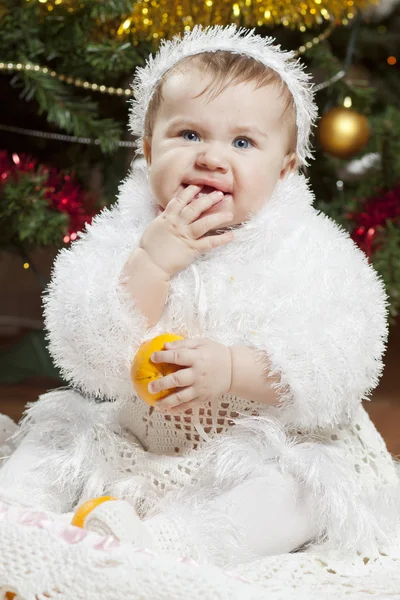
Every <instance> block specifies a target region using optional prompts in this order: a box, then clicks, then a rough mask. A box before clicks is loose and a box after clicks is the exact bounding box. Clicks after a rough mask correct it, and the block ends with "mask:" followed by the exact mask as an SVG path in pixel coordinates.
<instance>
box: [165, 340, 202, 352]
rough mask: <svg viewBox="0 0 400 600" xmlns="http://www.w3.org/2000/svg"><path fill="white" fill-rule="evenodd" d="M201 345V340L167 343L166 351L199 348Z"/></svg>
mask: <svg viewBox="0 0 400 600" xmlns="http://www.w3.org/2000/svg"><path fill="white" fill-rule="evenodd" d="M198 345H199V338H197V339H196V338H185V339H184V340H175V341H174V342H166V343H165V344H164V348H165V350H171V349H172V348H174V349H175V348H190V349H194V348H197V346H198Z"/></svg>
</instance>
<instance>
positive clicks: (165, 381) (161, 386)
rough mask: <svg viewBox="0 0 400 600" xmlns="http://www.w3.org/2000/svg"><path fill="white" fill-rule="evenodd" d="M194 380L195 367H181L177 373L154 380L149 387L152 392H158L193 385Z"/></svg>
mask: <svg viewBox="0 0 400 600" xmlns="http://www.w3.org/2000/svg"><path fill="white" fill-rule="evenodd" d="M193 382H194V371H193V369H180V370H179V371H176V372H175V373H170V374H169V375H166V376H165V377H161V378H160V379H156V380H155V381H152V382H151V383H149V385H148V386H147V389H148V390H149V392H150V393H151V394H157V393H158V392H162V391H163V390H170V389H172V388H175V387H179V388H181V387H187V386H188V385H192V384H193Z"/></svg>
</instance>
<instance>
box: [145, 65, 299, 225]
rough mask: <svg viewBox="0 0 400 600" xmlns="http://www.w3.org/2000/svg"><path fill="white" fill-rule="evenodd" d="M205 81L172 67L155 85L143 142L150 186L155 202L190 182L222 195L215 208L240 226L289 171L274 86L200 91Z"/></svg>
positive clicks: (285, 133) (292, 157) (280, 105)
mask: <svg viewBox="0 0 400 600" xmlns="http://www.w3.org/2000/svg"><path fill="white" fill-rule="evenodd" d="M208 83H209V80H207V79H205V77H204V74H202V73H201V72H200V71H199V70H198V69H196V68H193V69H191V70H185V72H176V73H174V74H173V75H171V76H170V77H169V78H168V79H167V81H166V82H165V84H164V86H163V100H162V101H161V105H160V108H159V110H158V113H157V116H156V118H155V123H154V126H153V136H152V138H151V140H149V141H147V142H146V141H145V156H146V159H147V162H148V166H149V177H150V184H151V188H152V191H153V193H154V195H155V198H156V200H157V202H158V204H159V206H160V207H161V209H165V207H166V206H167V204H168V202H169V201H170V200H171V199H172V198H173V197H174V196H176V195H177V194H179V192H180V191H182V190H183V189H184V188H185V187H187V186H188V185H190V184H203V185H204V186H207V187H204V189H203V192H205V193H209V192H210V191H212V190H213V189H214V188H215V189H220V190H222V191H223V192H224V193H225V196H224V199H223V200H222V201H221V202H220V203H219V204H218V206H217V207H212V208H211V209H209V210H207V211H206V212H204V213H203V215H202V216H205V215H206V214H211V213H214V212H218V211H219V212H220V211H225V210H228V212H229V211H230V212H232V213H233V218H232V220H231V221H227V222H225V223H222V224H221V227H226V226H228V225H238V224H240V223H242V222H243V221H244V220H245V219H246V218H247V217H248V216H249V213H250V212H252V213H256V212H257V211H258V210H259V209H260V208H261V207H262V206H263V204H264V203H265V202H266V201H267V200H268V199H269V197H270V196H271V194H272V191H273V189H274V187H275V185H276V183H277V182H278V180H279V179H280V178H282V177H284V176H285V174H286V172H287V171H288V170H290V169H293V168H295V166H296V158H295V155H293V154H292V155H288V154H287V149H288V131H287V128H286V127H285V125H284V123H283V119H282V112H283V108H284V100H283V99H282V98H281V97H280V95H279V90H278V89H277V88H276V87H274V86H272V85H271V86H267V87H262V88H259V89H258V90H257V89H255V85H254V84H253V83H252V82H250V83H240V84H235V85H230V86H229V87H227V88H226V89H225V90H224V91H223V92H222V93H221V94H220V95H218V96H217V97H216V98H214V99H212V100H211V101H210V99H209V98H208V96H207V94H204V95H203V96H201V97H199V98H195V96H197V95H198V94H200V93H201V92H202V91H203V90H204V88H205V86H206V85H207V84H208Z"/></svg>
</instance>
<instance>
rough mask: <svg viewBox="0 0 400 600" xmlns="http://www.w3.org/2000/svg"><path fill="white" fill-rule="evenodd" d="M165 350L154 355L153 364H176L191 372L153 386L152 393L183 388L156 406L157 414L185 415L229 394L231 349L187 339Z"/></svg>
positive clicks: (212, 342) (208, 341)
mask: <svg viewBox="0 0 400 600" xmlns="http://www.w3.org/2000/svg"><path fill="white" fill-rule="evenodd" d="M164 348H165V350H162V351H161V352H154V354H153V355H152V357H151V360H152V361H153V362H156V363H163V362H165V363H172V364H175V365H181V366H183V367H188V368H187V369H180V370H179V371H176V372H175V373H171V374H170V375H167V376H166V377H162V378H161V379H157V381H153V382H152V383H150V384H149V391H150V392H151V393H156V392H159V391H161V390H167V389H171V388H175V387H176V388H181V389H178V390H177V391H176V392H174V393H173V394H170V395H169V396H167V397H166V398H163V400H159V401H158V402H156V404H155V409H156V410H158V409H162V410H168V412H172V413H173V412H183V411H185V410H187V409H188V408H193V407H194V406H195V405H200V404H205V403H206V402H209V401H211V400H213V399H215V398H218V397H219V396H221V395H222V394H226V393H227V392H229V389H230V387H231V381H232V358H231V352H230V349H229V347H228V346H224V344H219V343H218V342H214V341H213V340H209V339H207V338H191V339H190V338H187V339H184V340H179V341H176V342H170V343H167V344H165V345H164Z"/></svg>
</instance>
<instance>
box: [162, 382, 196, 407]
mask: <svg viewBox="0 0 400 600" xmlns="http://www.w3.org/2000/svg"><path fill="white" fill-rule="evenodd" d="M196 397H197V394H196V390H195V389H194V387H187V388H184V389H183V390H179V391H178V392H175V393H174V394H171V395H170V396H167V397H166V398H163V400H158V401H157V402H156V403H155V405H154V408H155V410H170V409H171V408H174V407H178V406H180V405H181V404H186V403H187V402H191V401H192V400H194V399H195V398H196Z"/></svg>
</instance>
